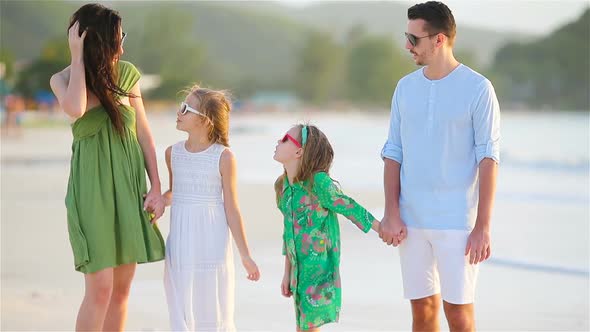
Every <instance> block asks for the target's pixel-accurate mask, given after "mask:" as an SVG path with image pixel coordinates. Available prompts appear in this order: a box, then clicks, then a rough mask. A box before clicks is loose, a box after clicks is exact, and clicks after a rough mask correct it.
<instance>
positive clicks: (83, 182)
mask: <svg viewBox="0 0 590 332" xmlns="http://www.w3.org/2000/svg"><path fill="white" fill-rule="evenodd" d="M124 38H125V33H124V32H123V31H122V27H121V17H120V16H119V14H118V13H117V12H116V11H113V10H111V9H109V8H106V7H104V6H102V5H97V4H89V5H84V6H82V7H81V8H80V9H78V11H76V12H75V13H74V14H73V15H72V17H71V19H70V25H69V30H68V42H69V47H70V52H71V64H70V66H68V67H67V68H65V69H64V70H63V71H61V72H59V73H57V74H55V75H53V76H52V77H51V81H50V84H51V88H52V90H53V92H54V94H55V95H56V97H57V99H58V101H59V104H60V106H61V108H62V109H63V110H64V111H65V113H66V114H68V115H69V116H70V117H71V118H72V119H73V120H75V121H74V123H73V124H72V134H73V143H72V159H71V165H70V177H69V181H68V188H67V194H66V208H67V217H68V218H67V219H68V232H69V238H70V243H71V246H72V250H73V252H74V266H75V269H76V270H77V271H80V272H82V273H84V278H85V294H84V300H83V301H82V304H81V306H80V310H79V312H78V317H77V321H76V330H85V331H87V330H108V331H120V330H123V328H124V324H125V319H126V311H127V310H126V308H127V300H128V297H129V289H130V287H131V281H132V279H133V275H134V273H135V267H136V265H137V263H146V262H154V261H159V260H162V259H163V258H164V241H163V239H162V236H161V234H160V232H159V230H158V228H157V226H156V224H155V221H156V220H157V219H158V218H159V217H160V216H161V215H162V213H163V211H164V201H163V200H162V197H161V191H160V181H159V178H158V169H157V163H156V153H155V147H154V141H153V138H152V135H151V133H150V129H149V126H148V122H147V119H146V115H145V111H144V107H143V102H142V99H141V92H140V89H139V85H138V83H137V82H138V80H139V77H140V74H139V72H138V71H137V69H136V68H135V67H134V66H133V65H132V64H131V63H129V62H124V61H119V57H120V56H121V55H122V54H123V41H124ZM146 171H147V174H148V177H149V180H150V190H149V191H147V184H146V177H145V172H146Z"/></svg>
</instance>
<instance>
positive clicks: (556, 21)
mask: <svg viewBox="0 0 590 332" xmlns="http://www.w3.org/2000/svg"><path fill="white" fill-rule="evenodd" d="M340 1H341V0H340ZM424 1H426V0H416V1H401V0H399V1H397V2H400V3H404V4H407V5H408V7H409V6H411V5H413V4H415V3H419V2H424ZM279 2H281V3H284V4H287V5H290V6H295V7H302V6H308V5H310V4H313V3H317V2H319V1H318V0H279ZM443 2H444V3H445V4H446V5H447V6H449V8H451V11H452V12H453V15H454V16H455V21H456V22H457V24H458V25H460V24H466V25H470V26H476V27H482V28H488V29H494V30H498V31H515V32H524V33H529V34H535V35H543V34H547V33H549V32H551V31H552V30H554V29H555V28H557V27H559V26H561V25H563V24H565V23H567V22H569V21H573V20H575V19H577V18H578V17H579V16H580V15H581V14H582V13H583V12H584V9H586V8H588V7H590V0H444V1H443ZM589 28H590V27H589Z"/></svg>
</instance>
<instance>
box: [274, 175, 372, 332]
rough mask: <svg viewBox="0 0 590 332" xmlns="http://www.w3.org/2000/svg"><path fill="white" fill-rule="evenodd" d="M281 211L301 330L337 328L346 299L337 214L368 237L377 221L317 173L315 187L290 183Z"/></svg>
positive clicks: (281, 197) (285, 187) (281, 199)
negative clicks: (341, 283)
mask: <svg viewBox="0 0 590 332" xmlns="http://www.w3.org/2000/svg"><path fill="white" fill-rule="evenodd" d="M310 186H311V193H310V192H309V188H310ZM278 207H279V209H280V210H281V212H282V214H283V216H284V231H283V254H286V255H287V257H288V259H289V261H290V262H291V284H290V288H291V291H292V293H293V298H294V300H295V316H296V320H297V327H298V328H299V329H303V330H307V329H311V328H315V327H319V326H321V325H323V324H326V323H330V322H337V321H338V316H339V313H340V304H341V301H342V297H341V287H340V273H339V266H340V228H339V225H338V218H337V216H336V213H339V214H341V215H343V216H345V217H346V218H348V219H350V220H351V221H352V222H353V223H354V224H355V225H356V226H357V227H358V228H360V229H361V230H362V231H363V232H365V233H366V232H368V231H369V230H371V226H372V224H373V221H375V220H376V219H375V217H373V216H372V215H371V214H370V213H369V212H368V211H367V210H365V209H364V208H363V207H362V206H360V205H359V204H358V203H356V202H355V201H354V200H353V199H351V198H350V197H348V196H346V195H344V194H343V193H342V192H341V191H340V189H339V188H338V187H337V186H336V185H335V184H334V182H333V181H332V179H331V178H330V177H329V176H328V174H326V173H324V172H318V173H316V174H315V175H314V179H313V181H312V182H311V183H310V181H303V182H299V183H294V184H292V185H290V184H289V181H288V180H287V179H286V178H285V180H284V182H283V192H282V195H279V199H278Z"/></svg>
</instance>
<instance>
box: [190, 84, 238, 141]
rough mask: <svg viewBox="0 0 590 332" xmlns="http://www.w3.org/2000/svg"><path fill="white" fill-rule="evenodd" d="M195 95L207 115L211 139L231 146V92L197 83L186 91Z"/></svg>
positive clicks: (199, 108) (200, 109) (200, 107)
mask: <svg viewBox="0 0 590 332" xmlns="http://www.w3.org/2000/svg"><path fill="white" fill-rule="evenodd" d="M186 92H187V93H188V95H192V96H194V97H195V98H196V99H197V101H198V103H199V105H198V108H197V109H198V110H199V112H202V113H203V114H205V115H206V116H207V119H208V120H209V121H207V125H208V128H209V141H211V142H213V143H219V144H222V145H224V146H227V147H229V112H231V100H230V96H229V92H227V91H225V90H212V89H207V88H202V87H200V86H199V85H197V84H195V85H193V86H192V87H191V88H189V89H187V91H186Z"/></svg>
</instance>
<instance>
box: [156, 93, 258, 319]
mask: <svg viewBox="0 0 590 332" xmlns="http://www.w3.org/2000/svg"><path fill="white" fill-rule="evenodd" d="M230 109H231V106H230V103H229V101H228V98H227V97H226V95H225V94H224V93H223V92H221V91H214V90H210V89H204V88H200V87H198V86H194V87H193V88H191V89H190V91H189V93H188V96H187V97H186V99H185V101H184V102H183V103H182V104H181V108H180V110H179V111H178V113H177V116H178V117H177V120H176V128H177V129H178V130H181V131H185V132H187V133H188V135H189V136H188V139H187V140H186V141H181V142H178V143H176V144H174V145H172V146H170V147H168V148H167V149H166V164H167V165H168V172H169V174H170V190H168V191H167V192H166V193H164V195H163V196H164V199H165V201H166V204H167V205H172V209H171V213H170V233H169V235H168V240H167V241H166V265H165V273H164V286H165V290H166V298H167V300H168V311H169V313H170V325H171V328H172V330H174V331H235V325H234V288H235V280H234V263H233V253H232V247H231V242H230V234H229V231H231V234H232V235H233V238H234V240H235V243H236V246H237V248H238V250H239V252H240V257H241V260H242V265H243V266H244V268H245V269H246V273H247V278H248V279H250V280H253V281H256V280H258V279H259V277H260V272H259V271H258V267H257V266H256V263H255V262H254V260H253V259H252V258H251V257H250V251H249V249H248V243H247V241H246V234H245V232H244V226H243V223H242V216H241V214H240V210H239V207H238V198H237V192H236V161H235V157H234V155H233V153H232V152H231V150H229V148H228V146H229V143H228V131H229V112H230Z"/></svg>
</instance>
